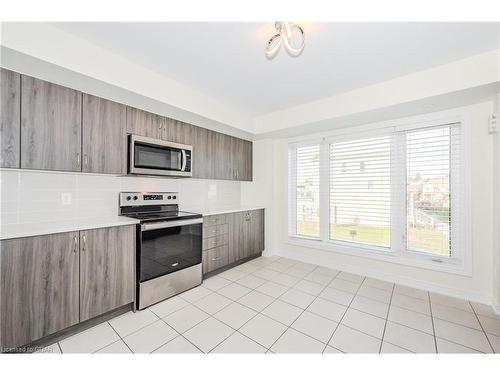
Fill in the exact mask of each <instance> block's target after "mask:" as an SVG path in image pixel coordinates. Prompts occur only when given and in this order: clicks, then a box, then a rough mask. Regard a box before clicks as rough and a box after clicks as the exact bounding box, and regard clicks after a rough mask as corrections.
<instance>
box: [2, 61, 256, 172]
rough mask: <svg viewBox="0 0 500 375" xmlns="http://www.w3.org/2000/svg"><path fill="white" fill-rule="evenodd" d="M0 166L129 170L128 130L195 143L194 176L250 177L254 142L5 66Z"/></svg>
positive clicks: (66, 169)
mask: <svg viewBox="0 0 500 375" xmlns="http://www.w3.org/2000/svg"><path fill="white" fill-rule="evenodd" d="M1 98H2V100H1V103H0V109H1V112H0V120H1V123H0V136H1V137H0V139H1V153H0V167H4V168H9V167H10V168H26V169H45V170H55V171H74V172H80V171H83V172H89V173H110V174H125V173H127V161H128V155H127V134H137V135H142V136H144V137H150V138H155V139H162V140H166V141H171V142H175V143H181V144H187V145H191V146H193V157H192V159H191V161H192V171H193V177H195V178H204V179H222V180H235V181H251V180H252V142H249V141H246V140H243V139H239V138H236V137H231V136H228V135H226V134H223V133H219V132H215V131H212V130H208V129H205V128H201V127H198V126H194V125H191V124H187V123H185V122H183V121H179V120H175V119H171V118H167V117H164V116H160V115H157V114H154V113H151V112H147V111H143V110H141V109H138V108H133V107H128V106H124V105H122V104H119V103H115V102H113V101H110V100H106V99H103V98H99V97H96V96H92V95H89V94H82V93H81V92H79V91H76V90H73V89H70V88H67V87H63V86H59V85H56V84H53V83H50V82H46V81H43V80H40V79H36V78H33V77H29V76H24V75H19V74H17V73H15V72H12V71H9V70H5V69H1Z"/></svg>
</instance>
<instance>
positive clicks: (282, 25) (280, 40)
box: [266, 22, 306, 59]
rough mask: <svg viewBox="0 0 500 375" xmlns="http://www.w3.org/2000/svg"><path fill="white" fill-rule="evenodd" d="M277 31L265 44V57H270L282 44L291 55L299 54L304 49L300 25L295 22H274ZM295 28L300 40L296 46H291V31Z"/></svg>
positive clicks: (303, 37)
mask: <svg viewBox="0 0 500 375" xmlns="http://www.w3.org/2000/svg"><path fill="white" fill-rule="evenodd" d="M274 27H275V28H276V31H277V33H276V34H275V35H273V36H272V37H271V39H269V40H268V42H267V45H266V57H267V58H269V59H272V58H273V57H274V56H276V54H277V53H278V51H279V49H280V47H281V45H282V44H284V45H285V49H286V51H287V52H288V53H289V54H290V55H291V56H294V57H296V56H299V55H300V54H301V53H302V51H303V50H304V46H305V41H306V38H305V35H304V30H302V27H300V26H299V25H297V24H296V23H291V22H276V23H275V24H274ZM294 30H296V31H298V32H299V35H300V38H301V42H300V45H299V46H298V47H293V46H292V37H293V35H292V34H293V31H294Z"/></svg>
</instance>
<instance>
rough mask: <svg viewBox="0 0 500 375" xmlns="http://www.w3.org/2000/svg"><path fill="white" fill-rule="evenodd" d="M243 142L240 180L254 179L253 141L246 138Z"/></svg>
mask: <svg viewBox="0 0 500 375" xmlns="http://www.w3.org/2000/svg"><path fill="white" fill-rule="evenodd" d="M241 142H242V155H243V162H242V167H241V169H242V170H241V173H240V174H239V175H238V177H239V178H238V179H239V180H240V181H252V179H253V160H252V158H253V143H252V142H250V141H246V140H243V139H242V140H241Z"/></svg>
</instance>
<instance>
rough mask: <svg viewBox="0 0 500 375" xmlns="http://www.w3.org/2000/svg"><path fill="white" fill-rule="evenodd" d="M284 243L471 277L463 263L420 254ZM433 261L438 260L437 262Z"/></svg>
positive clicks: (297, 241) (318, 243)
mask: <svg viewBox="0 0 500 375" xmlns="http://www.w3.org/2000/svg"><path fill="white" fill-rule="evenodd" d="M285 243H286V244H288V245H293V246H303V247H309V248H313V249H317V250H321V251H327V252H331V253H337V254H343V255H350V256H355V257H361V258H369V259H374V260H378V261H384V262H390V263H396V264H401V265H404V266H410V267H418V268H423V269H427V270H432V271H440V272H446V273H452V274H456V275H462V276H469V277H471V276H472V270H471V269H470V267H467V266H466V265H465V264H464V263H463V262H459V261H456V260H453V259H442V258H440V257H430V256H428V255H421V254H410V253H408V254H401V253H396V252H393V251H391V250H390V249H387V250H383V248H377V246H370V245H351V244H349V243H345V244H339V243H337V242H331V241H326V242H325V241H321V240H319V239H306V238H301V237H292V236H289V237H288V239H287V240H286V241H285ZM433 259H439V262H437V261H435V260H433Z"/></svg>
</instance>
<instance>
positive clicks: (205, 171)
mask: <svg viewBox="0 0 500 375" xmlns="http://www.w3.org/2000/svg"><path fill="white" fill-rule="evenodd" d="M215 162H216V161H215V132H213V131H210V130H208V129H204V128H200V127H198V126H193V158H192V164H193V166H192V170H193V177H195V178H207V179H214V178H215Z"/></svg>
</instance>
